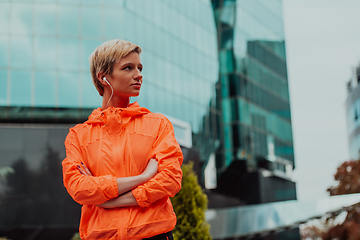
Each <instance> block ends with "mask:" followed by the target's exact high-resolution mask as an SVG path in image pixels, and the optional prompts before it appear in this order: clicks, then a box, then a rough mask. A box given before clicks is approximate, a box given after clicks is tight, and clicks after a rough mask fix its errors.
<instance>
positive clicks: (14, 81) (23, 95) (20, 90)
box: [10, 71, 31, 106]
mask: <svg viewBox="0 0 360 240" xmlns="http://www.w3.org/2000/svg"><path fill="white" fill-rule="evenodd" d="M10 96H11V105H12V106H30V105H31V72H30V71H12V72H11V95H10Z"/></svg>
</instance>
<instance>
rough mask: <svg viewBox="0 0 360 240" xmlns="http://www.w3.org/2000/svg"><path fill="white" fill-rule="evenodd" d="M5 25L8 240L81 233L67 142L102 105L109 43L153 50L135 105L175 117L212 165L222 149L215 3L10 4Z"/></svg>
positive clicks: (1, 61) (0, 96)
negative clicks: (101, 78)
mask: <svg viewBox="0 0 360 240" xmlns="http://www.w3.org/2000/svg"><path fill="white" fill-rule="evenodd" d="M0 26H1V27H0V85H1V88H0V120H1V124H0V153H1V157H0V236H4V235H5V233H7V232H6V231H7V230H9V229H10V230H11V229H16V228H22V227H23V226H28V227H30V228H31V227H35V228H36V227H37V226H39V225H41V226H43V227H44V228H47V227H49V226H56V229H60V228H59V226H63V227H64V228H68V227H69V226H70V227H72V228H74V227H75V228H74V229H75V231H77V229H76V227H77V225H78V221H79V212H80V209H79V206H78V204H76V203H75V202H74V201H73V200H72V199H71V198H70V197H69V196H68V194H67V193H66V190H65V189H64V188H63V186H62V174H61V161H62V159H63V158H64V156H65V149H64V140H65V136H66V134H67V132H68V129H69V127H71V126H73V125H74V124H76V123H78V122H82V121H84V120H85V119H86V118H87V116H88V115H89V113H91V110H92V109H94V108H97V107H99V106H101V101H102V98H101V97H100V96H99V94H98V92H97V91H96V89H95V87H94V86H93V84H92V80H91V76H90V71H89V62H88V58H89V55H90V54H91V52H92V51H93V50H94V49H95V48H96V47H97V46H99V45H100V44H101V43H103V42H105V41H107V40H110V39H117V38H120V39H125V40H128V41H131V42H134V43H136V44H138V45H139V46H140V47H141V48H142V50H143V52H142V53H141V61H142V63H143V65H144V69H143V76H144V82H143V85H142V89H141V94H140V96H139V97H138V98H135V99H132V100H131V101H132V102H133V101H138V102H139V104H140V105H141V106H143V107H147V108H148V109H149V110H151V111H152V112H160V113H163V114H165V115H166V116H168V117H169V119H171V120H173V124H174V128H175V134H177V136H179V137H180V138H181V139H183V140H184V142H185V143H186V144H184V145H183V146H184V147H188V148H191V147H193V148H194V149H195V150H196V151H198V152H200V158H201V160H202V161H205V162H206V161H207V159H208V156H209V155H210V154H211V152H214V149H215V146H216V143H217V141H216V140H217V136H218V134H219V126H218V124H217V119H218V118H219V117H220V113H219V110H218V106H217V104H216V95H215V94H216V91H215V88H216V87H215V85H216V84H217V81H218V76H219V63H218V52H217V39H216V26H215V21H214V16H213V9H212V6H211V2H210V1H208V0H196V1H194V0H181V1H172V0H151V1H150V0H34V1H27V0H0ZM14 123H16V124H14ZM29 123H31V124H30V125H29ZM33 123H35V124H33ZM64 123H66V124H69V125H63V124H64ZM175 124H176V125H175ZM183 129H185V130H190V133H189V132H186V131H185V132H184V131H183ZM188 133H189V134H188ZM189 138H190V141H187V139H189ZM179 142H180V141H179ZM189 142H190V144H189ZM189 151H190V150H189ZM185 154H186V152H185V151H184V155H185ZM195 155H196V156H197V157H198V155H197V154H195ZM196 160H198V159H196ZM199 165H200V164H199ZM16 179H18V180H16ZM52 189H60V190H59V191H57V192H56V193H54V191H53V190H52ZM67 219H71V220H67ZM35 230H36V229H35ZM3 231H5V233H4V232H3ZM30 233H31V232H30ZM14 234H15V235H8V236H12V237H9V238H11V239H24V237H23V238H22V237H17V235H16V234H17V233H14ZM34 234H35V233H34ZM30 235H31V234H30ZM53 237H54V236H52V237H50V238H51V239H56V238H53ZM60 237H61V234H60V235H59V238H60ZM70 238H71V237H66V238H60V239H70Z"/></svg>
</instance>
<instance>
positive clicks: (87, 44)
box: [81, 40, 102, 71]
mask: <svg viewBox="0 0 360 240" xmlns="http://www.w3.org/2000/svg"><path fill="white" fill-rule="evenodd" d="M101 44H102V42H101V41H99V40H83V41H82V44H81V47H82V51H81V54H82V58H81V59H82V63H81V66H82V68H83V69H86V71H88V70H89V67H90V66H89V57H90V54H91V53H92V52H93V51H94V50H95V48H97V47H98V46H100V45H101Z"/></svg>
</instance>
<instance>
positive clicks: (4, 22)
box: [0, 2, 10, 33]
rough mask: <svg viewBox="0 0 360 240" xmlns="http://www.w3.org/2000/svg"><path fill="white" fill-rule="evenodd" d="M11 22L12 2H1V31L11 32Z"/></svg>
mask: <svg viewBox="0 0 360 240" xmlns="http://www.w3.org/2000/svg"><path fill="white" fill-rule="evenodd" d="M9 23H10V4H9V3H5V2H1V3H0V26H1V27H0V33H8V32H9Z"/></svg>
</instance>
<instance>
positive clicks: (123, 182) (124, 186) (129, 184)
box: [116, 174, 148, 195]
mask: <svg viewBox="0 0 360 240" xmlns="http://www.w3.org/2000/svg"><path fill="white" fill-rule="evenodd" d="M147 180H148V178H147V177H146V176H144V175H143V174H140V175H137V176H132V177H123V178H117V179H116V182H117V187H118V191H119V195H121V194H123V193H126V192H128V191H130V190H132V189H134V188H136V187H137V186H139V185H141V184H143V183H145V182H146V181H147Z"/></svg>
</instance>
